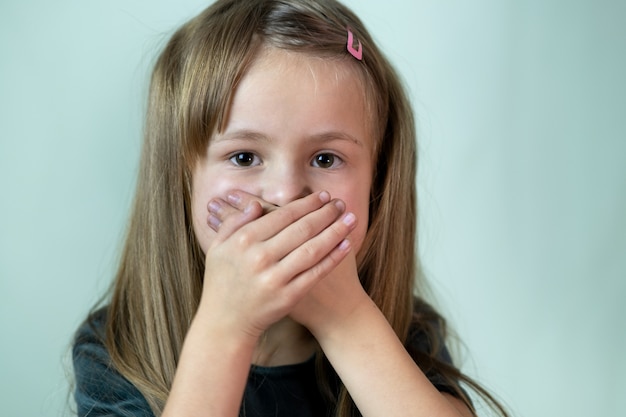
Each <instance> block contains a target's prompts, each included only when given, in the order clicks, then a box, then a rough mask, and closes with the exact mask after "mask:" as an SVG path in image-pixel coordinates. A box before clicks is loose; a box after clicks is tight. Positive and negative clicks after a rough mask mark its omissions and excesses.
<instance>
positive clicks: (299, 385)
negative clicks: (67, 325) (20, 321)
mask: <svg viewBox="0 0 626 417" xmlns="http://www.w3.org/2000/svg"><path fill="white" fill-rule="evenodd" d="M105 319H106V312H105V310H100V311H99V312H97V313H96V314H95V315H94V316H93V317H92V320H91V321H88V322H86V323H84V324H83V325H82V326H81V327H80V328H79V329H78V331H77V333H76V339H75V342H74V347H73V350H72V354H73V361H74V373H75V376H76V388H75V392H74V398H75V400H76V404H77V410H78V416H79V417H85V416H89V417H96V416H97V417H103V416H116V417H118V416H119V417H122V416H124V417H125V416H129V417H130V416H132V417H154V414H153V413H152V411H151V409H150V407H149V406H148V403H147V402H146V400H145V398H144V397H143V395H142V394H141V393H140V392H139V390H138V389H137V388H135V386H134V385H133V384H131V383H130V382H129V381H128V380H127V379H126V378H124V377H123V376H122V375H121V374H120V373H119V372H117V371H116V370H115V369H114V367H113V365H112V363H111V359H110V357H109V354H108V352H107V350H106V348H105V346H104V344H103V334H104V323H105ZM420 334H422V337H420ZM409 345H410V347H411V348H412V349H415V350H418V351H425V350H427V349H429V348H430V346H431V344H430V342H429V341H428V340H426V339H425V334H424V333H420V332H417V333H415V332H414V333H413V336H412V338H411V339H410V341H409ZM437 356H438V359H439V360H441V361H443V362H446V363H448V364H452V360H451V358H450V354H449V353H448V350H447V349H446V347H445V346H444V345H443V344H441V349H440V350H439V352H438V354H437ZM427 376H428V378H429V379H430V380H431V382H432V383H433V384H434V385H435V387H437V389H439V390H440V391H446V392H451V393H454V390H453V388H452V387H450V386H449V385H448V384H446V383H445V381H444V380H443V378H441V376H440V375H438V374H436V373H434V374H433V373H427ZM239 414H240V416H245V417H270V416H271V417H287V416H297V417H309V416H310V417H326V416H329V415H331V414H332V413H331V410H328V409H327V406H326V405H325V401H324V400H323V397H322V395H321V393H320V391H319V389H318V387H317V383H316V375H315V357H312V358H311V359H309V360H307V361H306V362H303V363H299V364H294V365H286V366H277V367H262V366H255V365H253V366H252V367H251V369H250V373H249V376H248V382H247V384H246V388H245V393H244V400H243V404H242V406H241V410H240V413H239Z"/></svg>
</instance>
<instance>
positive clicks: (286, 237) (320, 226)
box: [267, 200, 346, 259]
mask: <svg viewBox="0 0 626 417" xmlns="http://www.w3.org/2000/svg"><path fill="white" fill-rule="evenodd" d="M345 208H346V205H345V203H344V202H343V201H341V200H333V201H331V202H330V203H328V204H325V205H324V206H323V207H321V208H319V209H317V210H315V211H312V212H310V213H308V214H306V215H304V216H303V217H301V218H300V219H298V220H297V221H296V222H294V223H292V224H290V225H288V226H287V227H285V229H283V230H281V231H280V232H279V233H277V234H276V235H275V236H273V237H272V238H271V239H268V240H267V250H268V252H270V253H273V254H274V255H275V256H277V258H278V259H282V258H283V257H285V256H286V255H287V254H288V253H290V252H292V251H293V250H294V249H295V248H297V247H299V246H301V245H303V244H304V243H305V242H307V241H309V240H310V239H312V238H314V237H315V236H317V235H319V234H320V233H321V232H322V231H324V230H325V229H326V228H328V227H331V225H332V224H333V222H335V221H336V220H337V219H338V218H339V216H341V214H342V213H343V212H344V210H345ZM338 242H339V241H337V242H335V243H334V244H333V245H332V246H334V245H336V244H337V243H338ZM329 250H330V248H329Z"/></svg>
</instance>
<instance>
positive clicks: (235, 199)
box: [226, 190, 278, 214]
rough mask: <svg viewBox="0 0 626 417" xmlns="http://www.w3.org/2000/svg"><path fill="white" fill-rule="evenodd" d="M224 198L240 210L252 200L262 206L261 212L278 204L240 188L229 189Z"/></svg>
mask: <svg viewBox="0 0 626 417" xmlns="http://www.w3.org/2000/svg"><path fill="white" fill-rule="evenodd" d="M226 199H227V200H228V203H230V205H231V206H232V207H233V208H236V209H238V210H240V211H243V210H244V209H245V207H247V206H248V204H250V203H251V202H252V201H256V202H258V203H259V204H260V205H261V207H263V214H267V213H269V212H271V211H274V210H276V209H277V208H278V206H275V205H274V204H272V203H269V202H267V201H265V200H263V199H262V198H260V197H258V196H256V195H254V194H250V193H247V192H245V191H242V190H232V191H230V192H229V193H228V195H227V197H226Z"/></svg>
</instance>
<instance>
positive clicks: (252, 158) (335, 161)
mask: <svg viewBox="0 0 626 417" xmlns="http://www.w3.org/2000/svg"><path fill="white" fill-rule="evenodd" d="M322 157H326V158H325V159H327V160H330V166H328V167H322V166H319V162H320V161H319V159H320V158H322ZM243 158H245V160H246V163H249V165H246V164H242V163H241V159H243ZM228 160H229V161H230V162H231V163H232V164H233V165H235V166H237V167H241V168H250V167H253V166H258V165H260V164H261V160H260V158H259V157H258V155H256V154H254V152H236V153H234V154H232V155H231V156H230V157H229V158H228ZM327 163H328V162H327ZM341 164H343V159H341V157H339V156H338V155H336V154H334V153H331V152H320V153H318V154H316V155H315V156H314V157H313V159H312V160H311V165H312V166H314V167H316V168H321V169H335V168H337V166H336V165H339V166H340V165H341Z"/></svg>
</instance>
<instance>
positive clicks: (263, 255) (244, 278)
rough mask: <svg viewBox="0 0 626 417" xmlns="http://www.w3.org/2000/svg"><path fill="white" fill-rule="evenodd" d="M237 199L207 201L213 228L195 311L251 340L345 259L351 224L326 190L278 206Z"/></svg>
mask: <svg viewBox="0 0 626 417" xmlns="http://www.w3.org/2000/svg"><path fill="white" fill-rule="evenodd" d="M241 196H242V193H241V192H238V193H232V194H231V198H230V199H229V201H230V203H227V202H226V201H225V200H221V199H215V200H212V201H211V202H210V203H209V205H208V211H209V215H208V217H207V221H208V224H209V225H210V226H211V227H212V228H213V229H214V230H216V231H217V233H216V237H215V239H214V240H213V241H212V242H211V244H210V245H209V248H208V249H207V251H206V263H205V265H206V266H205V273H204V287H203V293H202V299H201V306H200V309H199V312H200V310H201V311H202V312H203V313H202V314H208V315H210V317H212V319H213V320H219V321H220V323H223V324H224V325H225V326H228V327H229V328H231V329H240V330H241V331H242V332H243V333H244V334H245V335H247V336H249V337H251V338H253V339H254V338H258V337H259V336H260V335H261V334H262V333H263V332H264V331H265V330H266V329H267V328H268V327H269V326H270V325H272V324H273V323H275V322H277V321H278V320H280V319H281V318H283V317H285V316H287V315H288V314H289V313H290V312H291V311H292V310H293V308H294V307H295V306H296V305H297V304H298V303H299V302H300V301H301V299H302V298H303V297H304V296H305V295H306V294H307V293H308V292H309V291H310V290H311V288H312V287H313V286H315V284H316V283H318V282H319V281H320V280H321V279H322V278H324V277H325V276H326V275H327V274H328V273H329V272H330V271H332V270H333V269H334V268H335V267H336V266H337V265H338V264H339V263H340V262H341V261H342V260H343V259H344V258H345V256H346V255H347V254H348V252H349V250H350V245H349V242H348V241H347V240H346V237H347V236H348V234H349V233H350V231H351V230H352V229H353V226H354V224H346V223H345V222H343V221H342V220H341V219H342V218H343V217H345V216H343V217H341V214H342V213H343V211H344V209H345V205H344V204H343V202H341V201H339V200H334V201H330V196H329V195H328V193H326V192H321V193H315V194H311V195H309V196H307V197H304V198H302V199H299V200H296V201H294V202H292V203H290V204H288V205H286V206H284V207H280V208H276V207H270V205H267V203H263V204H264V205H263V204H261V202H259V201H258V200H257V201H254V200H250V199H248V200H246V201H245V202H244V200H243V199H242V198H241ZM233 204H234V205H233ZM237 204H239V205H237ZM242 204H243V205H242ZM268 211H269V213H267V212H268ZM207 310H208V311H207Z"/></svg>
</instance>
